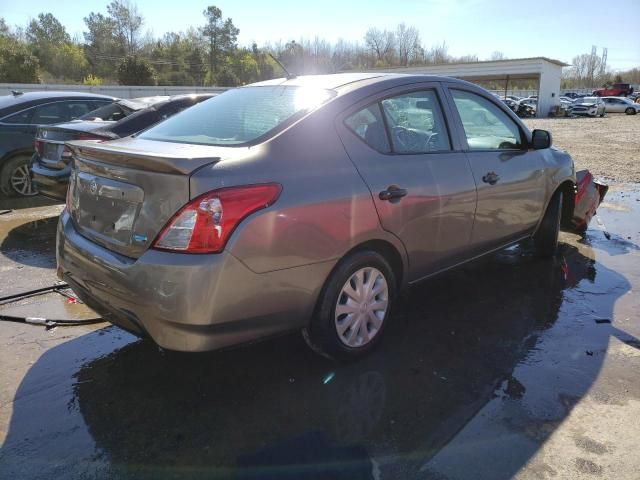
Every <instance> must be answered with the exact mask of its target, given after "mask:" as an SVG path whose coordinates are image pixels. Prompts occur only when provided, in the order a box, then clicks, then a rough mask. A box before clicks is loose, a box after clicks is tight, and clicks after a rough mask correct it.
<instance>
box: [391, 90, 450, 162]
mask: <svg viewBox="0 0 640 480" xmlns="http://www.w3.org/2000/svg"><path fill="white" fill-rule="evenodd" d="M382 110H383V111H384V114H385V117H386V120H387V125H388V127H389V130H390V133H391V142H392V146H393V151H394V153H427V152H436V151H443V150H450V149H451V145H450V143H449V136H448V135H447V129H446V126H445V123H444V118H443V117H442V112H441V110H440V105H439V104H438V99H437V97H436V93H435V92H434V91H432V90H423V91H418V92H412V93H407V94H405V95H399V96H397V97H392V98H387V99H385V100H383V101H382Z"/></svg>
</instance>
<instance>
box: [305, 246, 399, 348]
mask: <svg viewBox="0 0 640 480" xmlns="http://www.w3.org/2000/svg"><path fill="white" fill-rule="evenodd" d="M364 268H374V269H376V270H378V272H379V273H381V274H382V276H383V277H384V280H385V281H386V284H387V308H386V311H385V313H384V317H383V319H382V322H381V325H380V327H379V328H378V329H377V331H376V333H375V334H374V335H373V337H372V338H371V340H370V341H369V342H368V343H366V344H364V345H362V346H358V347H352V346H348V345H347V344H345V343H344V342H343V340H341V339H340V336H339V334H338V329H337V326H336V307H337V305H338V301H339V300H340V298H341V296H342V295H343V293H342V290H343V288H344V287H345V285H346V283H347V281H349V279H350V278H351V277H352V276H353V275H354V273H356V272H358V271H359V270H361V269H364ZM396 288H397V287H396V278H395V275H394V273H393V270H392V268H391V266H390V265H389V262H387V260H386V259H385V258H384V257H383V256H382V255H380V254H379V253H378V252H375V251H373V250H363V251H359V252H355V253H353V254H351V255H349V256H348V257H346V258H344V259H343V260H341V261H340V263H339V264H338V265H337V267H336V268H335V269H334V271H333V272H332V273H331V275H330V276H329V278H328V279H327V281H326V283H325V285H324V287H323V289H322V292H321V293H320V298H319V299H318V304H317V307H316V311H315V313H314V316H313V318H312V319H311V322H310V324H309V326H308V328H305V329H304V330H303V331H302V335H303V337H304V339H305V340H306V342H307V344H308V345H309V346H310V347H311V348H312V349H313V350H314V351H315V352H317V353H319V354H321V355H323V356H325V357H328V358H331V359H336V360H353V359H356V358H359V357H362V356H364V355H366V354H367V353H369V352H370V351H371V350H373V349H374V348H375V347H376V346H377V345H378V344H379V343H380V339H381V338H382V336H383V334H384V331H385V330H386V327H387V324H388V323H389V317H390V314H391V309H392V306H393V300H394V299H395V295H396ZM354 323H357V322H354ZM358 328H360V324H358ZM364 328H368V326H367V324H366V323H365V325H364Z"/></svg>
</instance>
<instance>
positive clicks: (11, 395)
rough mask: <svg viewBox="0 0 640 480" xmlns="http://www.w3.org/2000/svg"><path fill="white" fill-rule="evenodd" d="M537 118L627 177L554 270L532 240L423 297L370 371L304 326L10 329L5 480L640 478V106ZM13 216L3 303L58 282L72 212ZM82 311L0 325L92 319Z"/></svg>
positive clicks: (5, 237) (7, 217) (5, 330)
mask: <svg viewBox="0 0 640 480" xmlns="http://www.w3.org/2000/svg"><path fill="white" fill-rule="evenodd" d="M527 123H529V125H530V126H532V127H541V128H546V129H548V130H551V131H552V132H553V134H554V136H555V140H556V144H558V145H559V146H561V147H563V148H566V149H567V150H569V151H571V153H572V154H573V155H574V158H575V159H576V162H577V164H578V167H579V168H591V169H593V170H594V171H595V172H596V173H598V174H602V175H607V176H608V177H612V178H615V179H616V180H618V182H611V183H612V186H611V189H610V191H609V193H608V195H607V198H606V199H605V200H606V202H605V203H604V204H602V205H601V206H600V208H599V211H598V214H599V218H600V220H601V221H600V222H597V221H593V222H592V223H591V226H590V228H589V230H588V231H587V232H586V234H585V235H584V236H578V235H574V234H569V233H563V234H562V235H561V246H560V249H559V254H558V255H557V257H556V258H555V259H553V260H546V259H545V260H543V259H538V258H536V257H534V256H533V255H531V252H530V251H529V250H527V247H526V245H525V246H516V247H512V248H510V249H507V250H504V251H501V252H497V253H495V254H493V255H491V256H489V257H486V258H484V259H482V260H480V261H477V262H474V263H471V264H468V265H465V266H464V267H461V268H458V269H454V270H452V271H450V272H447V273H445V274H443V275H440V276H437V277H435V278H433V279H431V280H428V281H426V282H423V283H422V284H420V285H418V286H416V287H415V288H414V289H412V290H411V291H410V292H408V293H407V294H406V295H405V296H403V297H402V299H401V301H400V302H399V304H398V308H397V310H396V311H395V313H394V315H393V318H392V319H391V321H392V322H393V323H391V325H390V327H389V330H388V332H389V334H388V337H387V338H386V339H385V342H383V344H382V345H381V347H382V348H380V349H378V350H376V351H375V352H373V354H372V355H370V356H368V357H367V358H365V359H363V360H362V361H359V362H354V363H351V364H344V365H343V364H336V363H334V362H330V361H328V360H326V359H324V358H322V357H319V356H317V355H315V354H313V353H312V352H311V351H310V350H309V349H308V348H307V347H306V346H305V345H304V342H303V340H302V339H301V336H300V335H299V334H297V333H294V334H292V335H287V336H284V337H281V338H278V339H273V340H270V341H266V342H262V343H259V344H255V345H249V346H244V347H241V348H236V349H231V350H228V351H222V352H213V353H206V354H193V355H189V354H173V353H171V352H166V351H163V350H160V349H158V348H157V347H156V346H155V345H153V344H152V343H151V342H148V341H143V340H140V339H138V338H135V337H133V336H132V335H129V334H128V333H126V332H124V331H123V330H120V329H119V328H117V327H114V326H108V325H107V324H98V325H85V326H79V327H61V326H59V327H56V328H52V329H49V330H46V329H45V328H44V327H42V326H32V325H26V324H22V323H9V322H0V479H4V478H6V479H29V480H40V479H42V480H49V479H52V478H55V479H57V478H60V479H78V480H86V479H94V480H102V479H105V480H113V479H116V480H134V479H136V480H137V479H149V480H151V479H153V480H158V479H160V480H163V479H176V478H180V479H183V478H189V479H200V478H203V479H204V478H206V479H211V478H216V479H217V478H224V479H230V480H231V479H240V478H242V479H245V480H247V479H261V480H263V479H267V478H268V479H273V478H290V479H291V478H295V479H296V480H304V479H318V478H323V479H338V478H340V479H344V478H348V479H355V478H359V479H360V478H361V479H370V480H385V479H388V480H395V479H402V480H405V479H406V480H411V479H416V480H417V479H420V480H424V479H447V480H467V479H468V480H482V479H490V480H501V479H510V478H516V479H519V480H539V479H548V480H551V479H553V480H559V479H566V480H574V479H583V478H593V479H598V480H606V479H621V480H627V479H629V480H638V479H639V478H640V476H639V475H638V472H640V457H639V456H638V451H640V436H639V435H638V419H639V418H640V317H639V314H638V312H640V294H639V292H640V246H639V245H640V184H638V183H620V182H623V181H624V182H630V181H632V180H640V173H639V167H638V166H637V158H636V157H637V156H638V154H639V153H640V145H639V143H638V138H637V136H635V131H636V130H637V129H638V126H640V115H638V116H636V117H626V116H610V117H608V118H604V119H597V120H592V119H567V120H564V119H562V120H532V121H528V122H527ZM613 131H616V132H617V133H612V132H613ZM1 208H7V209H13V210H12V211H10V212H7V213H5V214H2V215H0V297H1V296H4V295H9V294H14V293H17V292H21V291H25V290H28V289H30V288H37V287H44V286H48V285H53V284H54V283H55V282H56V280H57V277H56V275H55V230H56V224H57V220H58V215H59V214H60V211H61V210H62V205H51V204H48V203H46V202H42V201H41V200H38V199H35V198H34V199H31V200H29V201H24V200H23V201H16V200H12V201H11V202H8V201H7V202H5V203H0V209H1ZM604 225H606V227H604ZM605 228H606V229H607V234H606V235H605V233H604V232H603V231H602V230H603V229H605ZM479 279H481V280H480V281H479ZM70 300H71V299H68V298H66V297H64V296H62V295H60V294H54V293H52V294H47V295H44V296H42V297H34V298H29V299H26V300H23V301H21V302H18V303H17V304H12V305H3V306H0V314H4V315H14V316H36V317H40V316H42V317H47V318H75V319H81V318H90V317H91V316H93V313H92V312H91V311H89V310H88V309H87V308H86V307H85V306H84V305H81V304H77V303H75V302H73V301H70Z"/></svg>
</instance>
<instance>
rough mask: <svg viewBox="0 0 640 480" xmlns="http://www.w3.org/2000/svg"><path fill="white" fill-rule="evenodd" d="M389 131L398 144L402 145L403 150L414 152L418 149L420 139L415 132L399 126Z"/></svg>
mask: <svg viewBox="0 0 640 480" xmlns="http://www.w3.org/2000/svg"><path fill="white" fill-rule="evenodd" d="M391 131H392V132H393V136H394V137H395V138H396V140H398V143H400V145H402V147H403V150H405V151H407V152H415V151H416V150H417V149H418V148H419V147H420V140H421V138H420V135H419V134H418V133H417V132H414V131H413V130H411V129H409V128H406V127H402V126H400V125H396V126H395V127H393V128H392V130H391Z"/></svg>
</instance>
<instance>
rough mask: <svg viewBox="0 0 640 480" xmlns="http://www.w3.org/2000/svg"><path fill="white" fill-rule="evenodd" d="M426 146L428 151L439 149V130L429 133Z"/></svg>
mask: <svg viewBox="0 0 640 480" xmlns="http://www.w3.org/2000/svg"><path fill="white" fill-rule="evenodd" d="M424 148H425V150H427V151H429V150H437V149H438V132H433V133H431V134H429V136H428V137H427V139H426V140H425V142H424Z"/></svg>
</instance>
